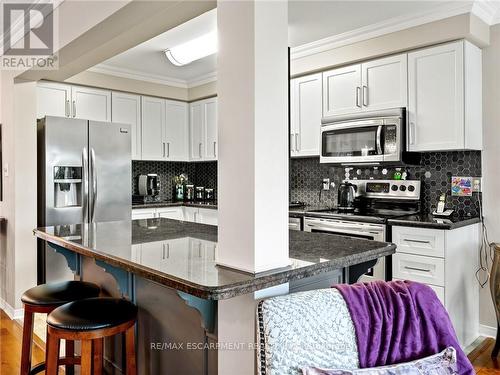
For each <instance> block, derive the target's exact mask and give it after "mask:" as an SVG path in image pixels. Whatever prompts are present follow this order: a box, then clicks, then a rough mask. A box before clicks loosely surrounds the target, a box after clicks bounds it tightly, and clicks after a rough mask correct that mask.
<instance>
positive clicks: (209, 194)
mask: <svg viewBox="0 0 500 375" xmlns="http://www.w3.org/2000/svg"><path fill="white" fill-rule="evenodd" d="M214 198H215V196H214V189H209V188H207V189H205V200H206V201H213V200H214Z"/></svg>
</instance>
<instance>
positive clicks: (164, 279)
mask: <svg viewBox="0 0 500 375" xmlns="http://www.w3.org/2000/svg"><path fill="white" fill-rule="evenodd" d="M35 235H36V236H37V237H39V238H41V239H43V240H46V241H48V242H49V244H50V245H51V246H53V247H56V248H58V249H60V248H63V249H66V250H69V251H72V252H75V253H77V254H80V255H83V256H85V257H90V258H94V259H95V260H97V261H101V262H104V263H107V264H109V265H110V266H113V267H117V268H120V269H123V270H125V271H127V272H131V273H134V274H136V275H138V276H141V277H144V278H146V279H149V280H152V281H154V282H156V283H158V284H161V285H164V286H166V287H169V288H172V289H175V290H179V291H182V292H185V293H189V294H191V295H194V296H197V297H200V298H204V299H210V300H219V299H226V298H231V297H235V296H238V295H241V294H246V293H251V292H254V291H257V290H260V289H265V288H269V287H272V286H275V285H279V284H284V283H287V282H289V281H293V280H297V279H303V278H307V277H311V276H315V275H317V274H320V273H324V272H329V271H332V270H335V269H342V268H345V267H348V266H352V265H356V264H359V263H364V262H368V261H372V260H375V259H377V258H380V257H383V256H387V255H391V254H393V253H394V251H395V246H394V245H392V244H387V243H383V242H376V241H367V240H362V239H353V238H349V237H342V236H335V235H333V236H332V235H329V234H321V233H309V232H299V231H290V260H291V265H290V266H289V267H286V268H282V269H278V270H273V271H269V272H264V273H259V274H255V275H254V274H247V273H243V272H239V271H235V270H231V269H227V268H223V267H219V266H217V264H216V261H215V255H216V244H217V227H216V226H212V225H205V224H198V223H192V222H187V221H177V220H170V219H164V218H158V219H144V220H134V221H118V222H103V223H94V224H77V225H62V226H55V227H48V228H39V229H36V230H35ZM167 250H168V254H167V253H166V251H167Z"/></svg>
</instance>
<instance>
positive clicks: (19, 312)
mask: <svg viewBox="0 0 500 375" xmlns="http://www.w3.org/2000/svg"><path fill="white" fill-rule="evenodd" d="M0 309H2V310H3V311H5V313H6V314H7V316H8V317H9V318H10V319H12V320H16V319H22V318H23V315H24V309H15V308H13V307H12V306H11V305H9V304H8V303H7V302H6V301H5V300H4V299H3V298H0Z"/></svg>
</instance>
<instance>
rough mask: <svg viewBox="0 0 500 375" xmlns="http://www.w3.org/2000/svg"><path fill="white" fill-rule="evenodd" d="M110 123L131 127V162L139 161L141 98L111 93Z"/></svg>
mask: <svg viewBox="0 0 500 375" xmlns="http://www.w3.org/2000/svg"><path fill="white" fill-rule="evenodd" d="M111 121H112V122H118V123H122V124H129V125H130V126H131V132H132V137H131V138H132V160H141V158H142V156H141V155H142V154H141V148H142V145H141V97H140V96H139V95H132V94H125V93H122V92H113V93H112V95H111Z"/></svg>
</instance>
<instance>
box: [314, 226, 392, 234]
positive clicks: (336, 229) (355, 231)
mask: <svg viewBox="0 0 500 375" xmlns="http://www.w3.org/2000/svg"><path fill="white" fill-rule="evenodd" d="M306 227H308V228H314V229H316V230H321V231H324V232H335V233H336V234H339V235H342V234H357V235H363V234H368V235H375V236H378V235H381V234H383V231H381V230H362V229H359V228H353V227H343V226H335V227H330V226H326V225H315V224H306ZM340 231H342V233H340Z"/></svg>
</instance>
